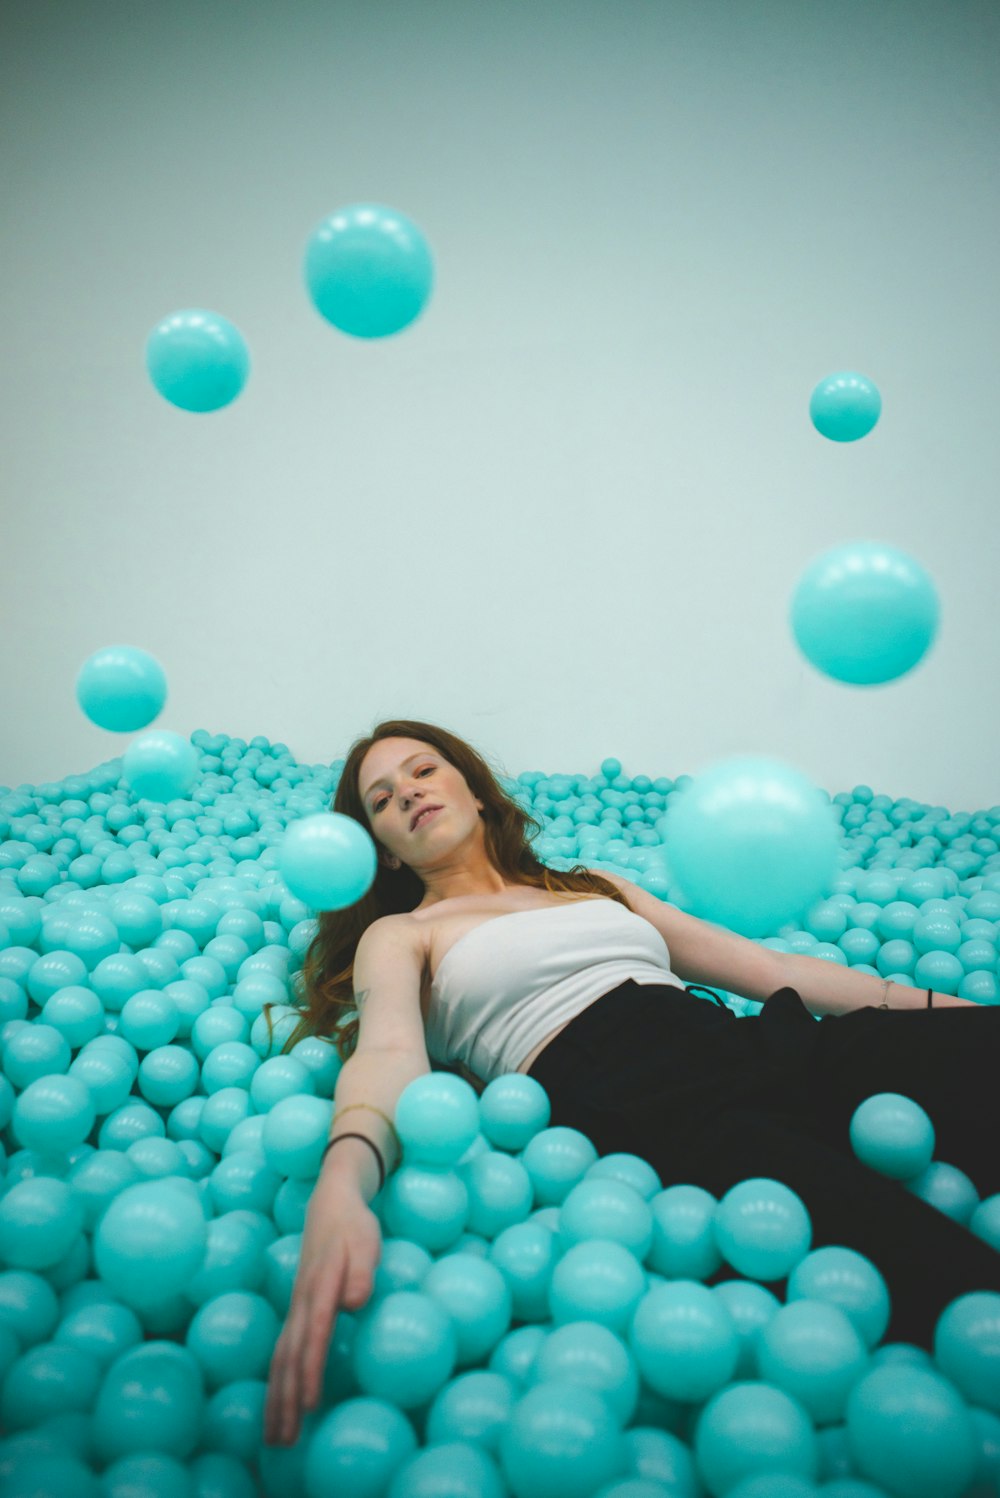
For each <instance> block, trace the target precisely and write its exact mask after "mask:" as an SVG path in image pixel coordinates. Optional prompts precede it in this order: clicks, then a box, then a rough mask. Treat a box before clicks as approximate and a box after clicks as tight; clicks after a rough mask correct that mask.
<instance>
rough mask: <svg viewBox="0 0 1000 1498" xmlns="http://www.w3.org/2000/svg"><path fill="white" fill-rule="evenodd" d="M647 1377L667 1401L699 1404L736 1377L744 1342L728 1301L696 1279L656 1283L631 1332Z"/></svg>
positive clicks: (637, 1311)
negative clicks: (741, 1345)
mask: <svg viewBox="0 0 1000 1498" xmlns="http://www.w3.org/2000/svg"><path fill="white" fill-rule="evenodd" d="M628 1342H629V1346H630V1347H631V1348H632V1350H633V1351H634V1353H635V1356H636V1360H637V1361H638V1364H639V1369H640V1371H641V1373H642V1376H643V1378H644V1379H645V1380H646V1382H647V1384H649V1386H650V1388H652V1389H655V1391H656V1392H657V1394H662V1395H663V1396H664V1398H666V1399H678V1400H684V1401H685V1402H687V1403H700V1402H701V1401H703V1400H705V1399H707V1398H708V1397H709V1395H711V1394H714V1393H715V1391H716V1390H717V1389H720V1388H721V1387H722V1385H723V1384H725V1383H727V1382H728V1380H729V1379H731V1378H732V1376H733V1373H734V1372H735V1370H736V1364H737V1363H738V1361H739V1356H740V1340H739V1336H738V1334H737V1331H736V1327H735V1326H734V1324H733V1319H732V1317H731V1316H730V1314H729V1312H728V1311H727V1310H726V1307H725V1305H724V1304H723V1302H722V1301H721V1300H720V1299H719V1298H718V1296H716V1295H714V1294H713V1292H712V1291H711V1290H710V1289H709V1288H708V1286H707V1285H702V1284H700V1283H699V1282H698V1281H697V1280H672V1281H669V1282H666V1283H662V1284H654V1285H653V1286H651V1288H650V1289H649V1290H647V1292H646V1294H645V1295H644V1296H643V1297H642V1299H641V1300H640V1302H639V1304H638V1305H637V1306H636V1309H635V1312H634V1314H633V1317H632V1322H631V1325H630V1327H629V1331H628Z"/></svg>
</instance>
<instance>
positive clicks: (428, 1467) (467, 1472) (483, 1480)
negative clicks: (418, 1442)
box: [386, 1441, 508, 1498]
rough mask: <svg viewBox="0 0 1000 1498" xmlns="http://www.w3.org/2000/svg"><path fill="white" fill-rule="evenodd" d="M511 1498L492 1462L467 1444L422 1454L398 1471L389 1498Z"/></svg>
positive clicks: (435, 1448) (452, 1444)
mask: <svg viewBox="0 0 1000 1498" xmlns="http://www.w3.org/2000/svg"><path fill="white" fill-rule="evenodd" d="M445 1494H447V1495H448V1498H508V1495H507V1489H506V1487H505V1486H504V1483H503V1480H502V1478H501V1476H500V1473H499V1471H498V1469H497V1465H496V1463H495V1461H493V1459H492V1458H491V1457H490V1456H488V1455H487V1454H486V1452H485V1451H483V1450H482V1449H481V1447H479V1446H474V1445H472V1444H471V1443H470V1442H467V1441H449V1442H447V1443H446V1444H445V1445H443V1446H431V1447H428V1448H427V1449H426V1450H424V1451H419V1452H418V1453H417V1454H416V1456H413V1457H411V1458H410V1459H409V1460H408V1461H407V1462H405V1463H404V1465H403V1466H402V1467H400V1468H399V1470H398V1471H397V1472H396V1474H395V1476H394V1477H393V1479H392V1482H391V1483H390V1484H389V1488H388V1491H387V1493H386V1498H444V1495H445Z"/></svg>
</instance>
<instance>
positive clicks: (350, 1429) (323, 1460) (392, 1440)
mask: <svg viewBox="0 0 1000 1498" xmlns="http://www.w3.org/2000/svg"><path fill="white" fill-rule="evenodd" d="M416 1450H417V1437H416V1433H415V1432H414V1429H413V1426H412V1425H411V1424H410V1422H409V1420H408V1419H407V1418H406V1416H405V1415H404V1414H403V1413H402V1411H401V1410H399V1409H397V1408H396V1407H395V1405H393V1404H390V1403H389V1402H388V1401H386V1400H384V1399H370V1398H363V1397H362V1398H357V1399H347V1400H345V1401H344V1402H343V1404H341V1405H339V1406H338V1407H337V1408H336V1409H333V1410H330V1411H329V1412H328V1413H327V1414H326V1415H324V1417H323V1418H322V1420H320V1422H319V1423H318V1425H317V1426H316V1429H315V1431H314V1432H313V1435H312V1438H311V1439H310V1441H309V1448H308V1453H307V1455H306V1465H305V1491H306V1494H307V1498H341V1495H342V1494H344V1493H346V1492H348V1491H349V1492H350V1494H351V1498H384V1495H385V1493H386V1490H387V1488H388V1486H389V1483H390V1482H391V1480H392V1478H393V1475H394V1474H395V1473H396V1472H397V1471H398V1470H399V1468H400V1467H402V1466H403V1465H404V1463H405V1462H407V1461H409V1459H410V1457H412V1456H413V1455H415V1453H416Z"/></svg>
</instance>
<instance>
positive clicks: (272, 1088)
mask: <svg viewBox="0 0 1000 1498" xmlns="http://www.w3.org/2000/svg"><path fill="white" fill-rule="evenodd" d="M315 1092H316V1085H315V1083H314V1081H313V1074H312V1072H311V1071H310V1070H309V1068H308V1067H307V1066H306V1065H305V1063H304V1062H302V1061H298V1060H296V1058H295V1057H294V1056H271V1057H269V1058H268V1059H267V1060H266V1061H262V1062H261V1064H260V1065H259V1066H258V1067H257V1069H256V1071H255V1072H254V1073H253V1075H252V1076H251V1078H250V1101H251V1102H252V1103H253V1105H254V1107H255V1108H256V1109H257V1112H258V1113H268V1112H270V1110H271V1109H272V1108H273V1107H274V1105H275V1103H280V1102H282V1101H283V1100H284V1099H285V1098H289V1097H298V1096H299V1095H300V1094H303V1093H313V1094H315Z"/></svg>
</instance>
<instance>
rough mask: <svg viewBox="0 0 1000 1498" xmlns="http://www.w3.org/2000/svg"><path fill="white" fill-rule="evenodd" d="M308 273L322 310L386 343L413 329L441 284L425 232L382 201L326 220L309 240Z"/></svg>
mask: <svg viewBox="0 0 1000 1498" xmlns="http://www.w3.org/2000/svg"><path fill="white" fill-rule="evenodd" d="M303 269H304V274H305V282H306V287H307V288H308V291H309V295H310V297H311V299H312V302H313V305H314V306H315V308H316V310H317V311H318V312H319V313H320V314H321V316H323V317H325V318H326V320H327V322H330V323H332V324H333V326H334V327H335V328H339V329H340V331H341V332H342V333H350V334H352V335H353V337H355V338H385V337H387V336H388V335H390V334H392V333H398V332H400V330H401V329H403V328H405V327H408V326H409V324H410V323H412V322H413V321H414V319H415V318H416V317H418V316H419V315H420V313H421V312H422V311H423V309H424V307H425V306H426V304H427V300H428V298H429V297H430V294H431V288H432V285H433V281H434V266H433V261H432V259H431V252H430V249H429V247H428V244H427V241H426V239H425V238H424V235H423V232H422V231H421V230H420V229H419V228H418V227H417V225H416V224H415V223H413V222H412V220H410V219H408V218H406V217H405V216H404V215H403V214H402V213H399V212H398V211H397V210H395V209H393V208H386V207H383V206H380V205H379V204H376V203H357V204H353V205H351V206H350V207H346V208H341V209H338V210H337V212H335V213H332V214H330V216H329V217H328V218H326V219H324V220H323V222H322V223H321V224H319V225H318V227H317V228H316V229H315V230H314V231H313V233H312V235H311V236H310V238H309V242H308V244H307V246H306V254H305V265H304V267H303Z"/></svg>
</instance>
